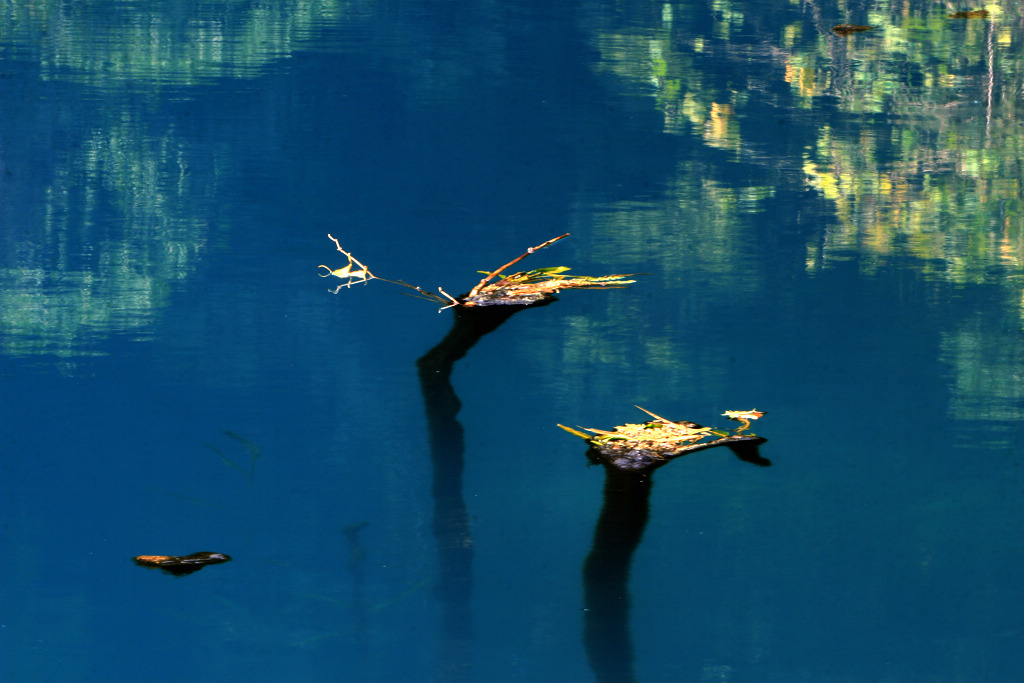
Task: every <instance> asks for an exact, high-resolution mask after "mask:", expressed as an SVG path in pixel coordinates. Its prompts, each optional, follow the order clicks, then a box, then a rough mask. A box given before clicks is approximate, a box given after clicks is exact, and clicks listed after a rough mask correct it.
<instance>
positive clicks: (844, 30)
mask: <svg viewBox="0 0 1024 683" xmlns="http://www.w3.org/2000/svg"><path fill="white" fill-rule="evenodd" d="M873 28H875V27H874V26H857V25H856V24H838V25H836V26H833V27H832V30H833V31H835V32H836V33H838V34H839V35H841V36H848V35H850V34H851V33H861V32H863V31H870V30H871V29H873Z"/></svg>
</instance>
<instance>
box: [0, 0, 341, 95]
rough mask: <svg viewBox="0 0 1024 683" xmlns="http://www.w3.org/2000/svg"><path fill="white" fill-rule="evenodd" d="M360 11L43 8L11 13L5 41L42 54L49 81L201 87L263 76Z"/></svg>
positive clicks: (305, 5) (309, 3) (336, 0)
mask: <svg viewBox="0 0 1024 683" xmlns="http://www.w3.org/2000/svg"><path fill="white" fill-rule="evenodd" d="M350 9H351V4H350V3H347V2H343V1H341V0H279V1H277V2H271V3H260V4H258V5H253V4H250V3H245V2H238V1H237V0H216V1H214V2H205V3H187V2H186V3H174V4H171V5H168V4H166V3H160V2H131V3H117V4H116V5H113V6H112V5H110V4H108V3H80V4H75V5H68V4H66V3H63V2H57V1H56V0H39V1H35V2H23V3H15V4H12V5H8V6H7V9H6V11H5V12H3V13H4V14H6V15H7V16H6V17H4V21H3V27H4V29H6V30H3V29H0V42H3V43H9V44H11V45H14V46H17V48H18V49H20V50H24V51H26V52H28V53H30V54H33V55H35V56H36V58H37V59H38V60H39V62H40V65H41V67H42V71H41V73H42V76H43V77H44V78H47V79H53V80H73V81H79V82H84V83H88V84H89V85H92V86H95V87H111V86H112V85H113V84H115V83H117V82H124V81H140V82H148V83H153V82H162V83H167V84H172V83H173V84H197V83H200V82H204V81H209V80H211V79H215V78H225V77H230V78H245V77H252V76H255V75H257V74H258V73H259V72H260V69H261V68H262V67H264V66H266V65H267V64H268V63H270V62H272V61H275V60H279V59H283V58H287V57H288V56H290V55H291V54H292V53H293V52H294V50H295V49H296V48H297V47H298V46H299V45H301V44H302V43H303V42H305V41H308V40H309V39H310V38H311V37H312V36H313V35H315V34H316V32H318V31H320V30H322V29H323V28H324V26H325V25H329V24H330V23H331V22H333V21H336V20H338V19H339V18H341V17H343V16H346V15H347V14H348V13H349V11H350Z"/></svg>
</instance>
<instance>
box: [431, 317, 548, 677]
mask: <svg viewBox="0 0 1024 683" xmlns="http://www.w3.org/2000/svg"><path fill="white" fill-rule="evenodd" d="M554 301H555V299H554V298H550V299H546V300H544V301H540V302H537V303H534V304H530V305H523V306H517V305H510V306H482V307H474V308H466V307H462V306H456V307H455V308H454V314H455V320H454V322H453V324H452V329H451V330H450V331H449V332H448V335H447V336H446V337H445V338H444V339H443V340H441V342H440V343H439V344H438V345H437V346H435V347H434V348H432V349H431V350H430V351H428V352H427V353H425V354H424V355H423V357H421V358H420V359H419V360H417V361H416V366H417V368H418V369H419V377H420V388H421V389H422V391H423V400H424V403H425V405H426V415H427V431H428V433H429V438H430V458H431V461H432V463H433V466H434V467H433V470H434V471H433V475H434V483H433V494H434V538H435V540H436V542H437V556H438V565H439V578H438V585H437V592H438V597H439V598H440V601H441V609H442V633H441V643H442V645H441V652H440V654H439V667H440V673H439V680H441V681H449V682H452V681H469V680H471V679H472V676H471V674H472V639H473V620H472V611H471V606H470V600H471V597H472V591H473V584H472V576H473V536H472V532H471V530H470V525H469V513H468V511H467V510H466V502H465V500H464V499H463V497H462V469H463V454H464V452H465V449H466V447H465V441H464V438H463V429H462V425H461V424H459V421H458V419H457V418H456V416H457V415H458V412H459V409H460V408H461V407H462V402H461V401H460V400H459V397H458V396H457V395H456V394H455V390H454V389H453V388H452V384H451V375H452V370H453V369H454V367H455V362H456V361H458V360H459V359H460V358H462V357H463V356H465V355H466V354H467V353H468V352H469V350H470V349H471V348H473V346H474V345H475V344H476V343H477V342H478V341H479V340H480V338H481V337H483V336H484V335H485V334H487V333H489V332H493V331H494V330H496V329H497V328H498V327H500V326H501V324H502V323H504V322H505V321H506V320H508V319H509V318H510V317H512V316H513V315H515V314H516V313H518V312H519V311H522V310H525V309H527V308H537V307H539V306H546V305H547V304H549V303H552V302H554Z"/></svg>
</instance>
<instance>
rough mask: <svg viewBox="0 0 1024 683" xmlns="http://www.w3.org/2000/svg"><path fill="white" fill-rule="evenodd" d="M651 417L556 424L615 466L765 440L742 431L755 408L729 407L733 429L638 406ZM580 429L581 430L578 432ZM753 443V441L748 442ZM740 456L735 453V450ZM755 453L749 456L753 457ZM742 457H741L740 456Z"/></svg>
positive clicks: (633, 466)
mask: <svg viewBox="0 0 1024 683" xmlns="http://www.w3.org/2000/svg"><path fill="white" fill-rule="evenodd" d="M636 407H637V408H639V409H640V410H642V411H644V412H645V413H647V414H648V415H650V416H651V417H653V418H654V420H651V421H649V422H643V423H640V424H632V423H630V424H624V425H620V426H618V427H615V429H613V430H611V431H608V430H604V429H594V428H590V427H580V429H579V430H577V429H573V428H572V427H566V426H565V425H561V424H560V425H558V426H559V427H561V428H562V429H564V430H565V431H567V432H569V433H570V434H572V435H574V436H578V437H580V438H581V439H583V440H584V441H586V442H587V443H588V444H590V447H591V449H592V450H593V451H594V452H595V454H596V458H595V459H597V460H599V461H600V462H603V463H605V464H608V465H611V466H613V467H616V468H618V469H627V470H646V469H653V468H655V467H660V466H661V465H663V464H665V463H667V462H668V461H669V460H672V459H674V458H678V457H680V456H683V455H686V454H687V453H692V452H694V451H698V450H704V449H706V448H713V447H716V446H733V447H735V446H738V445H739V444H741V443H745V444H748V445H755V446H756V445H759V444H760V443H763V442H764V441H766V439H764V438H763V437H759V436H757V435H756V434H743V433H742V432H744V431H745V430H746V429H747V428H749V427H750V421H751V420H756V419H758V418H760V417H762V416H763V415H764V413H762V412H758V411H756V410H730V411H726V412H725V413H724V414H723V415H724V416H725V417H728V418H729V419H730V420H736V421H738V422H741V423H742V424H741V425H740V426H739V427H737V428H736V429H733V430H727V429H713V428H711V427H703V426H701V425H699V424H696V423H694V422H686V421H680V422H674V421H672V420H668V419H665V418H663V417H661V416H659V415H655V414H654V413H652V412H651V411H649V410H646V409H644V408H640V406H636ZM580 430H583V431H580ZM587 432H589V434H588V433H587ZM751 442H753V443H751ZM737 454H738V455H740V454H739V453H737ZM757 457H758V456H756V455H753V456H751V458H752V461H755V460H753V458H757ZM741 458H742V459H746V458H743V456H742V455H741Z"/></svg>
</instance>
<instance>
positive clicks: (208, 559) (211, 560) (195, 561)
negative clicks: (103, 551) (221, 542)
mask: <svg viewBox="0 0 1024 683" xmlns="http://www.w3.org/2000/svg"><path fill="white" fill-rule="evenodd" d="M132 561H133V562H135V564H137V565H139V566H140V567H146V568H147V569H161V570H163V571H165V572H167V573H168V574H173V575H174V576H185V575H186V574H192V573H193V572H197V571H199V570H200V569H202V568H203V567H205V566H206V565H208V564H221V563H223V562H230V561H231V556H230V555H225V554H223V553H210V552H202V553H192V554H191V555H138V556H137V557H133V558H132Z"/></svg>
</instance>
